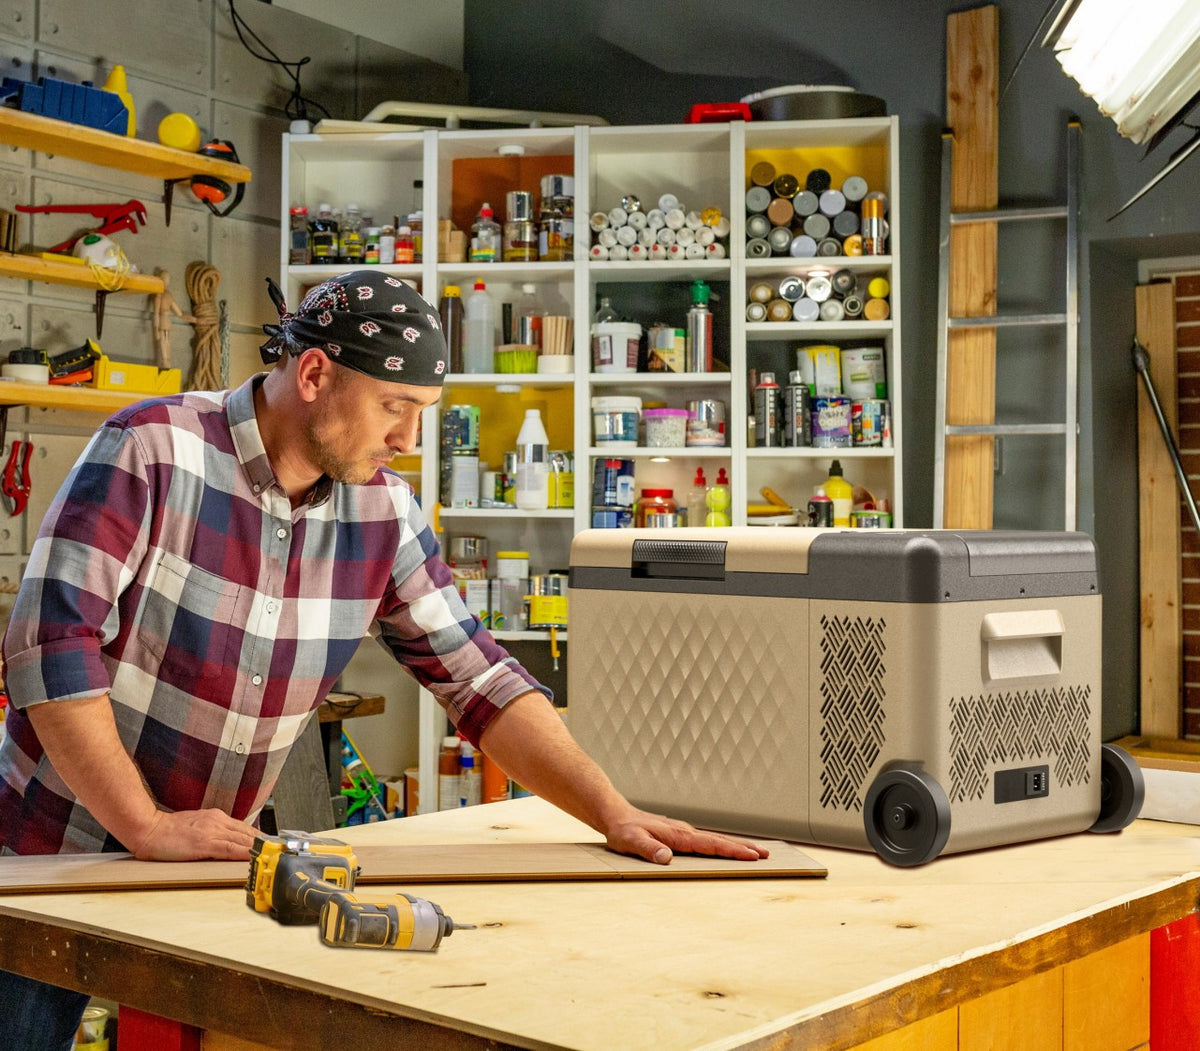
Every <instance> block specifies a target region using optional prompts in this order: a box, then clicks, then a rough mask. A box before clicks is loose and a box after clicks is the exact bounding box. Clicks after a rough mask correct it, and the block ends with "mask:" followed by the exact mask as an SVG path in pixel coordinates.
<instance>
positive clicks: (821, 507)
mask: <svg viewBox="0 0 1200 1051" xmlns="http://www.w3.org/2000/svg"><path fill="white" fill-rule="evenodd" d="M808 524H809V525H810V526H832V525H833V501H832V500H831V499H829V497H828V496H827V495H826V494H825V486H823V485H818V486H817V487H816V489H814V490H813V494H812V496H811V497H809V500H808Z"/></svg>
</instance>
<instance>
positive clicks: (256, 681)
mask: <svg viewBox="0 0 1200 1051" xmlns="http://www.w3.org/2000/svg"><path fill="white" fill-rule="evenodd" d="M250 681H251V682H252V683H254V685H255V686H261V685H262V676H261V675H256V676H254V678H253V679H251V680H250Z"/></svg>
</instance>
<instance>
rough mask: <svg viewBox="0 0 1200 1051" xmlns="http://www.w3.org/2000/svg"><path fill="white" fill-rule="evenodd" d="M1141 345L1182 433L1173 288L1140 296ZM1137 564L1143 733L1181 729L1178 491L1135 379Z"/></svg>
mask: <svg viewBox="0 0 1200 1051" xmlns="http://www.w3.org/2000/svg"><path fill="white" fill-rule="evenodd" d="M1135 305H1136V312H1137V340H1138V342H1139V343H1140V344H1141V345H1142V346H1143V347H1145V348H1146V351H1147V353H1148V354H1149V356H1150V379H1151V380H1152V381H1153V383H1154V390H1155V392H1156V393H1157V394H1158V400H1159V403H1160V404H1161V406H1162V410H1163V415H1164V416H1165V417H1166V418H1167V424H1168V426H1169V427H1170V429H1171V433H1172V434H1176V435H1177V434H1178V432H1179V428H1178V405H1177V400H1178V399H1177V395H1176V388H1175V383H1176V360H1175V295H1174V286H1173V285H1172V284H1170V283H1169V282H1165V281H1164V282H1158V283H1156V284H1152V285H1141V286H1139V287H1138V288H1137V289H1136V290H1135ZM1137 383H1138V396H1137V401H1138V414H1137V415H1138V536H1139V545H1138V546H1139V559H1138V566H1139V570H1140V580H1141V733H1142V734H1145V735H1147V736H1153V737H1167V738H1178V737H1180V736H1181V734H1182V730H1183V689H1182V676H1183V636H1182V623H1181V620H1182V616H1181V597H1180V595H1181V591H1182V584H1181V582H1180V542H1181V541H1180V534H1179V517H1180V508H1179V489H1178V482H1177V481H1176V479H1175V468H1174V464H1173V463H1172V462H1171V454H1170V453H1169V452H1168V451H1167V445H1166V442H1165V441H1163V436H1162V431H1161V430H1160V429H1159V426H1158V418H1157V417H1156V416H1155V414H1154V409H1153V408H1152V407H1151V404H1150V397H1149V395H1148V394H1147V393H1146V387H1145V384H1144V383H1143V382H1142V381H1141V380H1140V379H1138V381H1137Z"/></svg>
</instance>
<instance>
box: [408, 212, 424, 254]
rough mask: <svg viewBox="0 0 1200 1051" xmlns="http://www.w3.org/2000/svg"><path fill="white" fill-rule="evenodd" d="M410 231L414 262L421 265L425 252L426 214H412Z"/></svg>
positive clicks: (409, 224)
mask: <svg viewBox="0 0 1200 1051" xmlns="http://www.w3.org/2000/svg"><path fill="white" fill-rule="evenodd" d="M408 229H409V231H410V232H411V233H412V243H413V262H414V263H419V262H421V260H422V259H423V258H424V251H425V233H424V230H425V213H424V212H410V213H409V216H408Z"/></svg>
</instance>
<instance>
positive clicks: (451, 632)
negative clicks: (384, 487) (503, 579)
mask: <svg viewBox="0 0 1200 1051" xmlns="http://www.w3.org/2000/svg"><path fill="white" fill-rule="evenodd" d="M398 510H402V513H403V515H404V517H403V521H402V529H401V537H400V544H399V545H398V550H397V553H396V561H395V566H394V569H393V573H392V580H391V586H390V587H389V589H388V591H387V593H386V594H385V595H384V596H383V599H382V600H381V602H380V606H379V614H378V617H377V619H376V623H375V629H374V634H376V637H377V638H378V640H379V641H380V643H382V644H383V645H384V646H385V647H387V648H388V649H389V650H390V651H391V653H392V654H393V656H394V657H395V658H396V660H398V661H399V662H400V663H401V664H402V665H404V666H405V667H407V668H408V669H409V670H410V672H411V673H412V675H413V677H414V678H415V679H416V680H417V682H418V683H420V685H421V686H423V687H425V688H426V689H427V690H429V691H430V693H432V694H433V696H434V697H435V698H436V699H437V700H438V702H439V703H440V704H441V705H442V706H443V707H444V708H445V709H446V713H447V714H448V715H449V717H450V721H451V722H452V723H453V724H454V726H455V729H457V730H458V731H459V732H460V733H461V734H462V735H463V736H464V737H465V738H466V739H467V740H468V741H470V742H471V743H472V744H473V745H478V744H479V739H480V737H481V736H482V734H483V731H484V729H485V728H486V727H487V725H488V724H489V723H490V722H491V721H492V719H493V718H495V716H496V715H497V714H498V713H499V712H500V710H501V709H502V708H503V707H504V706H505V705H506V704H507V703H508V702H509V701H511V700H512V699H513V698H515V697H518V696H520V695H521V694H523V693H528V692H529V691H530V690H539V691H540V692H542V693H543V694H545V695H546V696H547V697H548V698H550V699H553V695H552V693H551V691H550V690H549V689H548V688H547V687H546V686H543V685H542V684H541V683H539V682H538V681H537V680H536V679H535V678H534V677H533V676H532V675H530V673H529V672H528V671H526V670H525V668H523V667H522V666H521V664H520V663H518V662H517V660H516V659H515V658H514V657H512V656H511V655H510V654H509V653H508V652H507V651H506V650H505V649H504V648H503V647H502V646H500V645H499V644H498V643H497V642H496V640H495V639H494V638H493V637H492V634H491V632H489V631H488V630H487V629H486V628H485V627H484V626H483V625H482V624H481V623H480V621H479V618H478V617H475V616H474V615H473V614H471V613H470V612H469V611H468V610H467V607H466V605H465V604H464V603H463V601H462V599H461V597H460V596H459V593H458V587H457V585H456V584H455V581H454V579H453V577H452V575H451V573H450V570H449V568H448V567H447V566H446V564H445V563H444V562H443V561H442V559H441V557H440V555H439V553H438V544H437V540H436V539H435V538H434V535H433V531H432V530H431V529H430V528H429V526H428V524H427V523H426V521H425V518H424V515H423V514H422V512H421V510H420V508H419V507H418V506H417V505H416V502H415V501H410V502H409V504H408V506H407V508H403V509H398Z"/></svg>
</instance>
